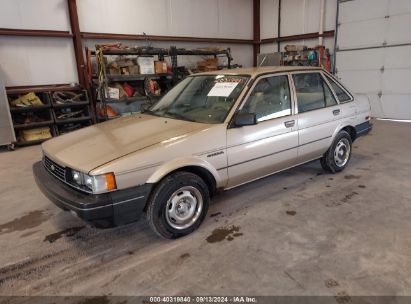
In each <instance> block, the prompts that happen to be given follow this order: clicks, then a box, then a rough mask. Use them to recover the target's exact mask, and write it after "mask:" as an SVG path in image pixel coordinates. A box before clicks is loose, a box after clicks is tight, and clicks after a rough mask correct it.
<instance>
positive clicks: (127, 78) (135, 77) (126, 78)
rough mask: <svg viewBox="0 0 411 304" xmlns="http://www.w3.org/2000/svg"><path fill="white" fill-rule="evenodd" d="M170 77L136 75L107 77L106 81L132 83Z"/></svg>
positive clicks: (162, 75) (165, 74) (163, 75)
mask: <svg viewBox="0 0 411 304" xmlns="http://www.w3.org/2000/svg"><path fill="white" fill-rule="evenodd" d="M167 76H170V77H172V75H171V74H167V73H164V74H137V75H107V80H109V81H112V82H114V81H133V80H144V79H146V78H151V79H153V78H160V77H167Z"/></svg>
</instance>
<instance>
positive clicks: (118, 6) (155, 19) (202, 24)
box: [77, 0, 253, 39]
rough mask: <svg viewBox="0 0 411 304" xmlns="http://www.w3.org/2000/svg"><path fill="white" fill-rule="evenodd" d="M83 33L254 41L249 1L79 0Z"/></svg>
mask: <svg viewBox="0 0 411 304" xmlns="http://www.w3.org/2000/svg"><path fill="white" fill-rule="evenodd" d="M77 3H78V4H77V5H78V10H79V22H80V28H81V31H83V32H100V33H117V34H142V33H143V32H145V33H147V34H151V35H170V36H186V37H190V36H192V37H209V38H216V37H217V38H236V39H252V38H253V18H252V17H253V16H252V11H253V6H252V0H206V1H204V0H156V1H147V0H117V1H114V0H81V1H77Z"/></svg>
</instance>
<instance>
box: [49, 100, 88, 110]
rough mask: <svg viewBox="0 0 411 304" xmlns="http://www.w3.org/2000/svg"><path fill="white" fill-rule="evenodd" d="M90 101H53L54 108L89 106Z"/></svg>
mask: <svg viewBox="0 0 411 304" xmlns="http://www.w3.org/2000/svg"><path fill="white" fill-rule="evenodd" d="M88 105H89V102H88V101H78V102H68V103H53V108H54V109H61V108H75V107H84V106H88Z"/></svg>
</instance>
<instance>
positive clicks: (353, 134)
mask: <svg viewBox="0 0 411 304" xmlns="http://www.w3.org/2000/svg"><path fill="white" fill-rule="evenodd" d="M342 130H344V131H345V132H347V133H348V134H350V136H351V141H352V142H354V140H355V139H356V138H357V131H355V128H354V127H352V126H346V127H344V128H342Z"/></svg>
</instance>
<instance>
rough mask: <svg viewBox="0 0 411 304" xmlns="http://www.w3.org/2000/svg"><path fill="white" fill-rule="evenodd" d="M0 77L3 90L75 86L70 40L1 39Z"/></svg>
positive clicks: (73, 58)
mask: <svg viewBox="0 0 411 304" xmlns="http://www.w3.org/2000/svg"><path fill="white" fill-rule="evenodd" d="M0 75H1V77H3V79H5V83H6V86H21V85H44V84H62V83H72V82H78V80H77V70H76V61H75V57H74V49H73V42H72V40H71V39H64V38H63V39H56V38H44V37H42V38H37V37H0Z"/></svg>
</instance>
